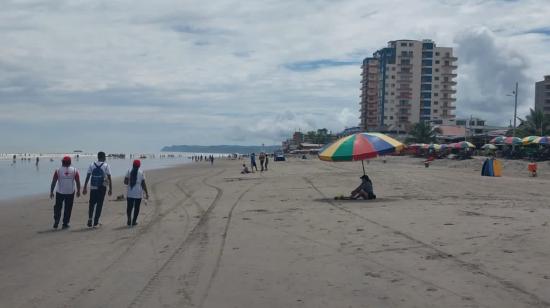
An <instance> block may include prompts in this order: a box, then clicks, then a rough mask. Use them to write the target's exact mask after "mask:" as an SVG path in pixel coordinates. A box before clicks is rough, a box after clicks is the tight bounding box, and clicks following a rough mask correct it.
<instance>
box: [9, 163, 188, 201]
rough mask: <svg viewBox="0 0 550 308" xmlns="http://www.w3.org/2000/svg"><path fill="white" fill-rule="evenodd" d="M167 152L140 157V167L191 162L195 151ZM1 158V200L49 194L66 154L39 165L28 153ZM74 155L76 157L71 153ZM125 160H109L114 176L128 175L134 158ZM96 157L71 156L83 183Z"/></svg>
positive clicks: (156, 167) (161, 166)
mask: <svg viewBox="0 0 550 308" xmlns="http://www.w3.org/2000/svg"><path fill="white" fill-rule="evenodd" d="M161 155H168V153H162V154H155V155H154V158H153V155H148V157H147V158H145V159H141V169H142V170H144V171H147V170H151V169H160V168H167V167H170V166H174V165H179V164H185V163H190V162H191V160H190V159H189V158H188V157H189V156H190V155H192V154H187V153H177V154H173V155H174V157H163V158H161ZM3 156H4V157H2V158H1V159H0V188H1V189H0V202H1V201H3V200H6V199H11V198H17V197H22V196H28V195H33V194H40V193H43V194H44V195H46V196H47V195H48V194H49V191H50V184H51V180H52V176H53V173H54V171H55V170H56V169H57V168H59V167H60V166H61V157H62V156H63V155H56V154H50V155H48V154H45V155H43V156H41V157H40V161H39V163H38V166H37V165H36V156H35V155H32V154H29V155H28V156H27V157H30V158H31V160H30V161H29V160H21V157H23V156H20V155H17V159H16V160H15V163H14V162H13V160H12V159H11V157H12V155H9V156H8V155H3ZM71 156H76V155H75V154H71ZM126 157H127V158H126V159H109V158H108V159H107V163H108V164H109V165H110V166H111V173H112V175H113V176H114V177H116V176H122V175H124V174H126V171H128V169H130V168H131V165H132V161H133V158H132V159H130V158H128V155H127V156H126ZM50 159H53V161H50ZM95 160H96V157H95V156H94V155H85V154H81V155H80V157H79V159H78V160H77V159H76V157H73V159H72V166H73V167H75V168H77V169H78V171H79V172H80V180H81V183H82V185H83V184H84V179H85V178H86V172H87V170H88V166H89V165H90V164H91V163H92V162H93V161H95Z"/></svg>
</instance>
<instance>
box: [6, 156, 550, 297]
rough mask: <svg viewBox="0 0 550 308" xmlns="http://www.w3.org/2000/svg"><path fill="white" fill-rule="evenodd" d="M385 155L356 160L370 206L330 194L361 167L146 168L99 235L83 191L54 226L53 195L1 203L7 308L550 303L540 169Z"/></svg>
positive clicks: (543, 167) (546, 208) (549, 208)
mask: <svg viewBox="0 0 550 308" xmlns="http://www.w3.org/2000/svg"><path fill="white" fill-rule="evenodd" d="M387 161H388V162H387V163H385V164H384V163H382V161H381V160H380V159H377V160H375V161H372V162H370V163H369V164H365V167H366V169H367V172H368V173H369V175H370V176H371V178H372V179H373V181H374V189H375V192H376V194H377V196H378V199H377V200H375V201H373V202H369V201H335V200H334V199H333V197H334V196H336V195H340V194H348V193H349V191H351V189H352V188H354V186H355V185H357V184H358V183H359V178H358V177H359V175H361V173H362V171H361V163H359V162H354V163H327V162H321V161H318V160H291V161H289V162H271V163H270V170H269V171H268V172H264V173H254V174H248V175H241V174H239V170H240V165H241V164H242V161H216V163H215V165H214V166H210V165H209V164H206V163H193V164H188V165H185V166H181V167H176V168H170V169H163V170H156V171H151V172H148V173H147V177H148V184H149V187H150V190H151V200H149V202H148V204H147V205H142V211H141V214H140V219H139V225H138V226H136V227H134V228H128V227H127V226H126V224H125V223H126V216H125V215H126V212H125V211H126V204H125V202H116V201H112V200H110V201H107V202H106V204H105V206H104V211H103V215H102V226H101V227H100V228H99V229H95V230H94V229H88V228H87V227H86V226H85V224H86V220H87V196H86V197H84V198H82V197H81V198H80V199H77V202H76V204H75V207H74V210H73V215H72V219H71V228H70V229H69V230H63V231H61V230H60V231H53V230H52V229H51V225H52V223H53V218H52V216H53V210H52V207H53V206H52V204H53V202H52V201H50V200H49V199H48V198H47V196H44V197H29V198H21V199H17V200H10V201H6V202H0V209H1V210H2V215H1V216H0V260H2V262H0V307H548V306H550V292H548V290H550V242H549V240H548V234H549V232H550V226H549V221H550V201H549V200H550V176H548V175H549V174H550V165H549V164H548V163H541V164H539V169H540V173H541V177H538V178H529V177H528V176H527V171H526V170H527V167H526V165H527V163H526V162H509V163H505V169H504V177H502V178H490V177H481V176H479V172H480V171H479V170H480V167H481V165H480V161H479V160H471V161H467V162H452V161H436V162H435V163H434V164H433V165H432V166H431V167H430V168H424V166H423V164H422V162H421V160H420V159H413V158H406V157H405V158H403V157H389V158H388V159H387ZM121 184H122V183H121V179H117V180H116V185H115V192H114V193H113V197H112V198H109V199H114V196H115V195H118V194H121V193H122V192H123V189H124V187H123V185H121ZM45 185H48V183H45Z"/></svg>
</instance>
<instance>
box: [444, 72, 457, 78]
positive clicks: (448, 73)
mask: <svg viewBox="0 0 550 308" xmlns="http://www.w3.org/2000/svg"><path fill="white" fill-rule="evenodd" d="M441 75H442V76H446V77H452V78H455V77H456V76H457V74H455V73H453V72H442V73H441Z"/></svg>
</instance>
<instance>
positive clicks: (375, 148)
mask: <svg viewBox="0 0 550 308" xmlns="http://www.w3.org/2000/svg"><path fill="white" fill-rule="evenodd" d="M403 147H404V145H403V144H402V143H401V142H399V141H397V140H395V139H393V138H391V137H388V136H386V135H384V134H380V133H357V134H353V135H349V136H346V137H343V138H340V139H338V140H336V141H335V142H333V143H331V144H329V145H327V146H326V147H324V148H322V149H321V150H320V151H319V159H321V160H324V161H354V160H360V161H361V162H362V161H363V160H365V159H369V158H374V157H377V156H379V155H385V154H391V153H394V152H398V151H401V150H402V149H403ZM363 172H365V167H364V166H363Z"/></svg>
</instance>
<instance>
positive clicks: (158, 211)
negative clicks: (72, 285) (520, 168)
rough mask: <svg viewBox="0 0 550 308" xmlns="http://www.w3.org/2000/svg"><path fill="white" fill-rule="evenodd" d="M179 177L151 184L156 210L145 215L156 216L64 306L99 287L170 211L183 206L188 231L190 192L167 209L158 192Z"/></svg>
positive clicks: (180, 183)
mask: <svg viewBox="0 0 550 308" xmlns="http://www.w3.org/2000/svg"><path fill="white" fill-rule="evenodd" d="M179 177H181V176H174V177H170V178H166V179H163V180H162V181H158V182H156V183H154V184H153V185H151V193H152V195H153V196H154V197H155V198H154V200H153V201H154V204H155V205H154V211H153V212H152V213H151V214H148V215H146V216H145V217H150V216H154V218H152V219H151V220H150V221H149V222H148V223H147V224H145V225H143V226H142V227H141V228H139V229H138V231H137V232H136V234H135V235H134V236H133V237H132V238H131V240H130V243H129V244H128V246H127V247H126V248H125V249H124V251H123V252H122V253H121V254H120V255H119V256H118V257H116V258H115V259H114V260H113V261H112V262H111V263H110V264H109V265H108V266H107V267H106V268H104V269H103V270H102V271H101V272H100V273H98V274H97V275H96V276H95V277H94V278H93V279H92V281H91V282H90V283H89V284H87V285H86V287H84V288H82V289H81V290H80V291H79V292H78V293H77V294H76V295H75V296H72V297H71V298H70V299H69V300H68V303H67V304H65V305H64V307H73V306H74V305H72V303H74V302H75V301H77V300H78V298H79V297H81V296H83V295H85V294H87V293H88V290H89V289H95V288H97V286H98V285H99V284H100V283H101V281H102V280H104V279H105V278H104V277H105V276H104V274H105V273H107V272H109V271H110V270H111V269H112V268H113V267H114V266H115V265H117V264H118V263H119V262H120V261H121V260H122V259H123V258H124V257H126V256H127V255H128V254H129V253H130V251H131V250H132V248H133V247H134V246H135V245H136V244H137V242H138V241H139V239H140V238H141V237H142V236H143V235H144V234H146V233H147V232H148V231H149V229H151V228H152V227H153V225H155V224H157V223H158V222H160V220H161V219H162V218H163V217H165V216H166V215H168V214H169V213H171V212H173V211H174V210H176V209H178V208H181V209H182V210H183V211H184V213H185V215H186V222H185V227H184V228H185V229H184V234H185V233H186V232H187V230H188V229H189V222H190V215H189V213H188V212H187V210H186V209H185V206H183V205H184V203H185V201H186V200H187V199H188V194H187V193H185V197H183V198H181V199H178V200H177V201H176V202H174V205H173V206H172V207H170V208H168V209H167V210H166V211H161V206H162V205H163V204H164V199H162V198H159V197H158V193H157V187H158V186H160V185H161V184H165V183H166V182H169V181H171V180H174V179H177V178H179ZM189 180H191V178H186V179H182V180H180V181H176V182H175V183H174V184H173V185H174V186H176V188H178V189H179V188H180V186H182V185H183V186H184V185H185V184H186V183H187V182H188V181H189ZM193 193H194V192H191V193H190V194H191V195H192V194H193Z"/></svg>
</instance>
